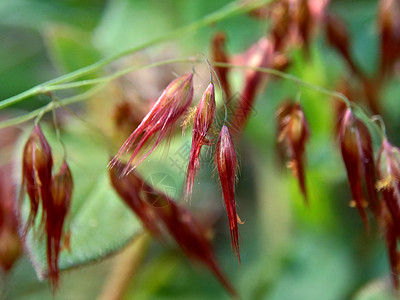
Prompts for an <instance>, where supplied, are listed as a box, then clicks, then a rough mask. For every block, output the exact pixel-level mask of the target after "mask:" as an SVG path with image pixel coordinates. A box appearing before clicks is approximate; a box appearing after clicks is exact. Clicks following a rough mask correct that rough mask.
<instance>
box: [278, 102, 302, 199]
mask: <svg viewBox="0 0 400 300" xmlns="http://www.w3.org/2000/svg"><path fill="white" fill-rule="evenodd" d="M277 117H278V142H279V143H282V144H283V147H282V148H284V149H285V150H286V152H287V155H288V157H289V159H290V161H289V163H288V164H287V165H288V167H289V168H291V169H292V173H293V176H295V177H296V178H297V180H298V181H299V186H300V190H301V192H302V193H303V195H304V199H305V202H306V204H308V198H307V189H306V179H305V172H304V154H305V146H306V143H307V141H308V139H309V137H310V131H309V129H308V124H307V121H306V118H305V116H304V112H303V110H302V108H301V106H300V103H298V102H296V103H295V104H291V103H285V104H284V105H282V106H281V107H280V108H279V109H278V113H277Z"/></svg>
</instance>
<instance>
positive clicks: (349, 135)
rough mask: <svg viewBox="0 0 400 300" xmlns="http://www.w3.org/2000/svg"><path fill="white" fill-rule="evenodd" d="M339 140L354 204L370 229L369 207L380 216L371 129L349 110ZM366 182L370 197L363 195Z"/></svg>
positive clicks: (342, 123) (345, 115)
mask: <svg viewBox="0 0 400 300" xmlns="http://www.w3.org/2000/svg"><path fill="white" fill-rule="evenodd" d="M339 141H340V146H341V150H342V157H343V161H344V164H345V166H346V171H347V177H348V180H349V184H350V188H351V194H352V197H353V201H352V202H351V203H352V205H354V206H355V207H357V209H358V211H359V213H360V215H361V217H362V219H363V221H364V224H365V227H366V228H368V220H367V215H366V211H365V208H366V207H367V206H368V204H370V205H371V210H372V212H373V213H374V214H375V215H376V216H379V214H380V205H379V201H378V196H377V193H376V190H375V177H376V175H375V162H374V155H373V149H372V139H371V136H370V134H369V131H368V128H367V126H366V125H365V124H364V123H363V122H362V121H361V120H359V119H357V118H356V117H355V116H354V114H353V113H352V112H351V110H350V109H347V110H346V111H345V113H344V115H343V118H342V122H341V126H340V130H339ZM363 181H364V182H365V184H366V186H367V196H365V195H364V193H363Z"/></svg>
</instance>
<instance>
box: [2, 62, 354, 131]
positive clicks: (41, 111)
mask: <svg viewBox="0 0 400 300" xmlns="http://www.w3.org/2000/svg"><path fill="white" fill-rule="evenodd" d="M171 63H192V64H194V63H204V61H203V60H202V59H196V58H178V59H169V60H163V61H159V62H155V63H151V64H145V65H140V66H132V67H129V68H126V69H123V70H121V71H118V72H116V73H114V74H111V75H108V76H104V77H100V78H96V79H90V80H82V81H76V82H71V83H66V84H58V85H53V86H48V87H47V88H46V89H44V87H42V88H41V91H42V92H47V93H48V92H52V91H56V90H64V89H70V88H78V87H82V86H87V85H95V84H97V85H98V86H95V87H94V88H92V89H90V90H89V91H87V92H84V93H81V94H78V95H76V96H73V97H70V98H66V99H64V100H60V103H62V105H63V106H66V105H69V104H72V103H76V102H80V101H84V100H86V99H88V98H89V97H91V96H92V95H94V94H95V93H96V92H97V91H99V90H100V89H101V88H103V87H104V85H105V84H106V83H107V82H109V81H111V80H113V79H116V78H118V77H121V76H123V75H125V74H127V73H129V72H132V71H135V70H140V69H144V68H151V67H157V66H161V65H165V64H171ZM211 65H215V66H219V67H224V68H237V69H252V70H256V71H259V72H263V73H267V74H270V75H274V76H278V77H280V78H283V79H286V80H290V81H292V82H294V83H296V84H297V85H298V86H303V87H305V88H308V89H311V90H314V91H316V92H319V93H322V94H325V95H328V96H332V97H336V98H338V99H340V100H342V101H343V102H345V103H346V105H347V107H349V108H350V107H351V104H350V101H349V99H347V97H346V96H345V95H343V94H341V93H339V92H335V91H332V90H329V89H327V88H324V87H321V86H318V85H315V84H312V83H309V82H307V81H304V80H302V79H300V78H298V77H296V76H294V75H291V74H287V73H284V72H281V71H278V70H275V69H270V68H260V67H251V66H243V65H234V64H230V63H220V62H211ZM224 105H225V103H224ZM53 107H54V106H53V104H52V103H49V104H47V105H46V106H44V107H43V108H39V109H36V110H34V111H32V112H30V113H27V114H25V115H23V116H20V117H16V118H13V119H10V120H7V121H4V122H1V123H0V129H1V128H4V127H8V126H12V125H17V124H20V123H23V122H26V121H29V120H31V119H34V118H35V117H37V116H38V115H41V114H44V113H46V112H48V111H50V110H52V109H53ZM0 109H1V107H0Z"/></svg>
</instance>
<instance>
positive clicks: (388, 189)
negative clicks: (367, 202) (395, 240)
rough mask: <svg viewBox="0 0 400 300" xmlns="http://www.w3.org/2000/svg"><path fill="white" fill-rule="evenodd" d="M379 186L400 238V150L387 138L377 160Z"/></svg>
mask: <svg viewBox="0 0 400 300" xmlns="http://www.w3.org/2000/svg"><path fill="white" fill-rule="evenodd" d="M377 173H378V179H379V181H378V183H377V184H376V186H377V188H378V189H379V190H380V191H381V192H382V195H383V200H384V201H385V204H386V206H387V208H388V212H389V214H390V215H391V218H392V220H393V225H394V228H395V233H396V236H397V237H399V238H400V151H399V149H398V148H397V147H393V146H392V145H391V144H390V143H389V142H388V141H387V140H386V139H385V140H383V142H382V147H381V149H380V151H379V155H378V161H377Z"/></svg>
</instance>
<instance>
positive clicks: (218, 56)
mask: <svg viewBox="0 0 400 300" xmlns="http://www.w3.org/2000/svg"><path fill="white" fill-rule="evenodd" d="M225 40H226V36H225V34H224V33H223V32H217V33H216V34H215V35H214V36H213V39H212V43H211V58H212V60H213V61H215V62H222V63H229V57H228V54H227V53H226V50H225ZM214 69H215V72H216V73H217V76H218V79H219V81H220V83H221V86H222V89H223V90H224V92H225V97H226V98H227V99H229V98H230V97H231V87H230V84H229V79H228V72H229V68H222V67H214Z"/></svg>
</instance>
